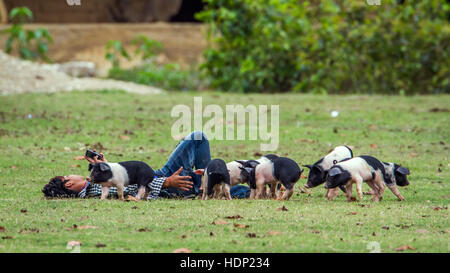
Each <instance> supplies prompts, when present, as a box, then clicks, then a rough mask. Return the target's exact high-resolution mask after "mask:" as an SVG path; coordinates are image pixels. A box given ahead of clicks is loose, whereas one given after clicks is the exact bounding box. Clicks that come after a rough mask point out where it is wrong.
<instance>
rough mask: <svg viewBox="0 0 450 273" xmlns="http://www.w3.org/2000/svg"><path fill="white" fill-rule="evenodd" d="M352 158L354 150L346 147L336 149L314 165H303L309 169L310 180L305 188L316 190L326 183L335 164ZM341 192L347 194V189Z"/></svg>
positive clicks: (343, 188) (342, 188)
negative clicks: (328, 174)
mask: <svg viewBox="0 0 450 273" xmlns="http://www.w3.org/2000/svg"><path fill="white" fill-rule="evenodd" d="M352 157H353V151H352V149H350V148H349V147H348V146H345V145H344V146H338V147H336V148H334V149H333V150H332V151H331V152H330V153H329V154H327V155H326V156H324V157H322V158H321V159H319V160H318V161H317V162H316V163H314V164H312V165H303V166H304V167H307V168H308V169H309V174H308V180H307V181H306V184H305V188H314V187H317V186H319V185H320V184H323V183H325V180H326V179H327V173H328V170H329V169H330V168H331V167H332V166H333V165H334V164H336V163H338V162H339V161H342V160H345V159H349V158H352ZM341 190H342V191H344V192H345V187H343V186H342V187H341ZM327 193H328V192H327Z"/></svg>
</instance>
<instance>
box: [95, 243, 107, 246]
mask: <svg viewBox="0 0 450 273" xmlns="http://www.w3.org/2000/svg"><path fill="white" fill-rule="evenodd" d="M95 247H106V245H105V244H102V243H99V244H96V245H95Z"/></svg>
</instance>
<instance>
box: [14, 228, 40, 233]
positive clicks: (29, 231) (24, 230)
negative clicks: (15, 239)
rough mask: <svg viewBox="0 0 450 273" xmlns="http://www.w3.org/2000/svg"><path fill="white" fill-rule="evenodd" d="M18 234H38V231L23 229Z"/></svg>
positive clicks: (35, 229)
mask: <svg viewBox="0 0 450 273" xmlns="http://www.w3.org/2000/svg"><path fill="white" fill-rule="evenodd" d="M19 233H20V234H29V233H39V229H37V228H30V229H28V228H25V229H22V230H21V231H20V232H19Z"/></svg>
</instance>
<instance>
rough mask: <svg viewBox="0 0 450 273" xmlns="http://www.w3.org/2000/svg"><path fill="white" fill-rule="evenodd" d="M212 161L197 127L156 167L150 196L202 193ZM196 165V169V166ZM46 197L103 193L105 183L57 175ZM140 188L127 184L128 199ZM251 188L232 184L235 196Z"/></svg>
mask: <svg viewBox="0 0 450 273" xmlns="http://www.w3.org/2000/svg"><path fill="white" fill-rule="evenodd" d="M102 156H103V157H102V158H101V159H98V158H97V157H95V158H94V159H92V158H88V157H85V159H86V160H87V161H89V163H90V164H96V163H100V162H107V161H106V158H105V156H104V155H103V154H102ZM209 161H211V155H210V149H209V141H208V139H207V138H206V136H205V134H204V133H203V132H201V131H195V132H192V133H191V134H189V135H188V136H186V137H185V138H184V139H183V140H182V141H180V142H179V143H178V145H177V146H176V147H175V150H174V151H173V152H172V154H171V155H170V157H169V160H168V161H167V163H166V164H165V165H164V166H163V167H162V168H161V169H159V170H157V171H156V177H155V179H153V181H152V182H151V183H150V184H149V187H150V194H149V196H148V199H149V200H151V199H157V198H160V197H164V198H195V196H197V195H198V194H200V193H201V191H200V186H201V175H200V174H201V172H199V170H203V169H204V168H205V167H206V165H207V164H208V163H209ZM194 168H195V169H196V170H194ZM42 192H43V193H44V196H45V197H59V198H61V197H62V198H65V197H79V198H87V197H100V196H101V193H102V186H101V185H100V184H94V183H91V182H90V181H89V178H85V177H83V176H81V175H75V174H71V175H66V176H55V177H53V178H52V179H51V180H50V182H49V183H48V184H46V185H45V186H44V188H43V189H42ZM137 192H138V185H129V186H127V187H125V188H124V195H125V196H128V199H133V197H134V196H135V195H136V194H137ZM249 195H250V189H249V188H248V187H246V186H243V185H237V186H234V187H232V188H231V196H232V197H234V198H247V197H248V196H249ZM117 196H118V194H117V188H115V187H112V188H111V189H110V190H109V195H108V197H110V198H117Z"/></svg>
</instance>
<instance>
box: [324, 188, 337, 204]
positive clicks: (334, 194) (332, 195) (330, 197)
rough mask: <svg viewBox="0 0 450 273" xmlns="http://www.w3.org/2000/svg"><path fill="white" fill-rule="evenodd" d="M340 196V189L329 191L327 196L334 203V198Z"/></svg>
mask: <svg viewBox="0 0 450 273" xmlns="http://www.w3.org/2000/svg"><path fill="white" fill-rule="evenodd" d="M338 194H339V190H338V188H334V189H327V193H326V194H325V196H326V197H327V198H328V200H329V201H333V199H334V198H336V196H337V195H338Z"/></svg>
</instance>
